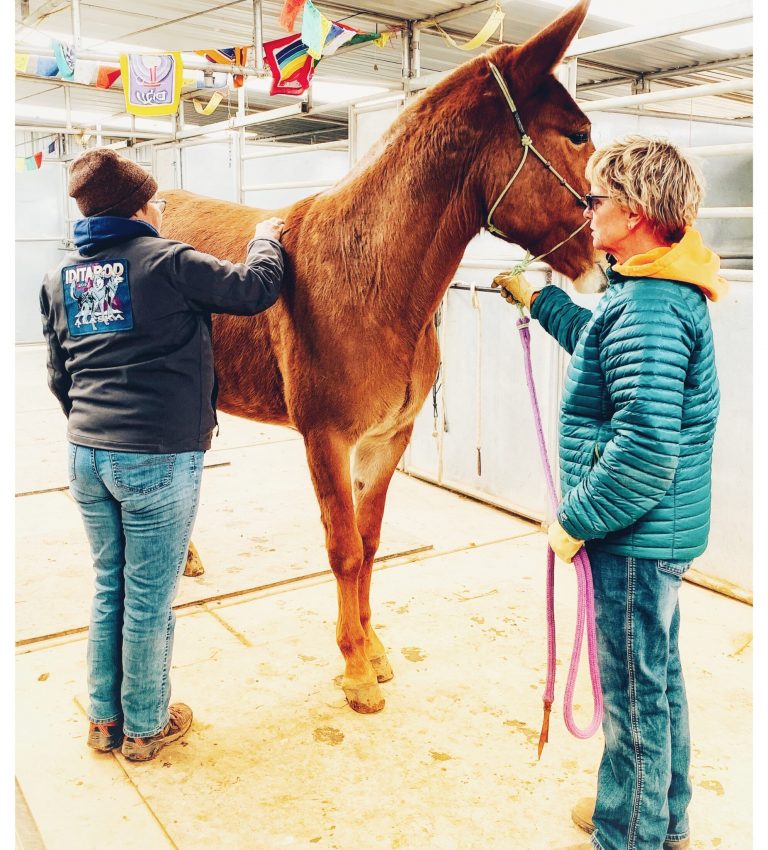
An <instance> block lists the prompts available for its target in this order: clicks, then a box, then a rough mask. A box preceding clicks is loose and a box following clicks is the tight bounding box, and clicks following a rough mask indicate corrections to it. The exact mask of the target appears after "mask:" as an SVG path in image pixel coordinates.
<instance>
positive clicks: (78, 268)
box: [61, 259, 133, 336]
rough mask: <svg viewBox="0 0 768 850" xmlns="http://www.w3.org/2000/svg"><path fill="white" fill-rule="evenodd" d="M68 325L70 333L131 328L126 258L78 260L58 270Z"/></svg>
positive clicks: (80, 333) (100, 332)
mask: <svg viewBox="0 0 768 850" xmlns="http://www.w3.org/2000/svg"><path fill="white" fill-rule="evenodd" d="M61 284H62V287H63V289H64V307H65V309H66V311H67V326H68V327H69V333H70V334H71V335H72V336H85V335H86V334H103V333H115V332H117V331H129V330H131V329H132V328H133V309H132V307H131V289H130V285H129V281H128V260H118V259H115V260H99V261H98V262H92V263H88V262H85V263H77V264H75V265H74V266H65V267H64V268H63V269H62V270H61Z"/></svg>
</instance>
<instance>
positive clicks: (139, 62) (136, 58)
mask: <svg viewBox="0 0 768 850" xmlns="http://www.w3.org/2000/svg"><path fill="white" fill-rule="evenodd" d="M120 68H121V71H122V75H123V91H124V92H125V109H126V111H127V112H128V113H129V114H131V115H173V114H175V112H176V111H177V109H178V108H179V99H180V97H181V80H182V71H183V68H182V64H181V54H180V53H158V54H138V53H133V54H130V55H128V54H126V53H123V54H122V55H121V56H120Z"/></svg>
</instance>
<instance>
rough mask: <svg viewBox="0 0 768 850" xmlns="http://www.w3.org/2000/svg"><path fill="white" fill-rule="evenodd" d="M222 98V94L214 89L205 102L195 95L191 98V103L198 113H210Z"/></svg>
mask: <svg viewBox="0 0 768 850" xmlns="http://www.w3.org/2000/svg"><path fill="white" fill-rule="evenodd" d="M223 99H224V95H223V94H222V93H221V92H218V91H215V92H214V93H213V94H212V95H211V98H210V100H209V101H208V103H207V104H206V103H204V102H203V101H202V100H198V99H197V98H196V97H194V98H192V103H193V104H194V106H195V112H197V114H198V115H210V114H211V113H212V112H213V111H214V110H215V109H216V108H217V107H218V105H219V104H220V103H221V101H222V100H223Z"/></svg>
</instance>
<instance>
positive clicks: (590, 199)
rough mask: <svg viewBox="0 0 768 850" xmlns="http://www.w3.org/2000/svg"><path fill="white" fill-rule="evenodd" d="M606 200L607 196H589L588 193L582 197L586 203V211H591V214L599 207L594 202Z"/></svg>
mask: <svg viewBox="0 0 768 850" xmlns="http://www.w3.org/2000/svg"><path fill="white" fill-rule="evenodd" d="M607 200H608V195H591V194H590V193H589V192H587V194H586V195H584V201H585V203H586V206H587V209H588V210H591V211H592V212H594V211H595V210H596V209H597V208H598V206H599V204H596V203H595V201H607Z"/></svg>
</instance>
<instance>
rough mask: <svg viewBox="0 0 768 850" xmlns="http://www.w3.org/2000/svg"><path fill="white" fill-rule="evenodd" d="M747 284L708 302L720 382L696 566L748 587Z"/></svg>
mask: <svg viewBox="0 0 768 850" xmlns="http://www.w3.org/2000/svg"><path fill="white" fill-rule="evenodd" d="M752 286H753V285H752V284H751V283H735V282H734V283H731V290H730V292H729V294H728V296H727V297H726V298H724V299H723V300H722V301H717V302H715V303H714V304H710V308H709V314H710V317H711V319H712V327H713V330H714V335H715V356H716V360H717V372H718V378H719V380H720V419H719V421H718V424H717V432H716V435H715V452H714V458H713V465H712V491H713V492H712V530H711V532H710V535H709V548H708V549H707V551H706V552H705V553H704V554H703V555H702V556H701V558H699V559H698V560H697V562H696V567H697V568H698V569H700V570H701V571H702V572H705V573H710V574H711V575H714V576H718V577H720V578H725V579H727V580H728V581H731V582H734V583H735V584H737V585H739V586H740V587H743V588H748V589H750V590H751V588H752V315H753V313H752V307H753V300H752V296H753V288H752Z"/></svg>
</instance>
